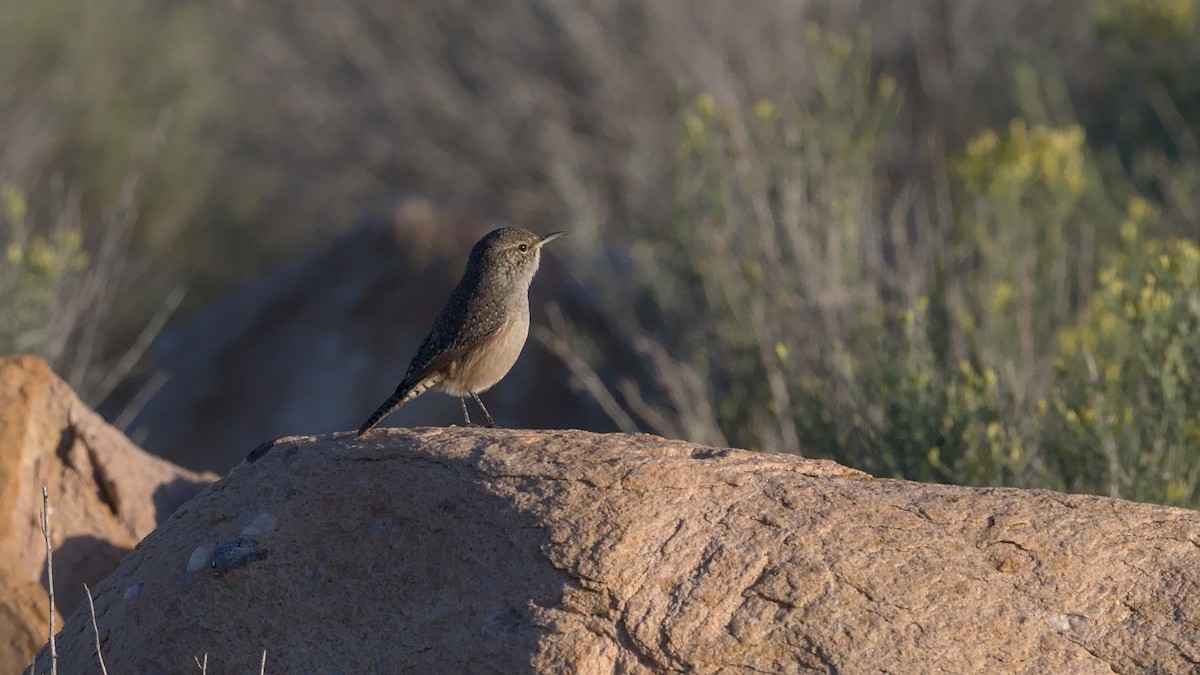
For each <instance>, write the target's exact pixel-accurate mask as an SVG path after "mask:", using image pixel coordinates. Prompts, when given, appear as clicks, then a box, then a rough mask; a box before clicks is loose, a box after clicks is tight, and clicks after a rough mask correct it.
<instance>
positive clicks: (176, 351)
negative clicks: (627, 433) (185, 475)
mask: <svg viewBox="0 0 1200 675" xmlns="http://www.w3.org/2000/svg"><path fill="white" fill-rule="evenodd" d="M496 226H497V225H496V224H495V223H489V222H487V221H486V220H485V219H483V218H480V217H477V216H474V215H472V214H469V213H465V212H463V211H460V210H454V209H448V208H440V207H438V206H435V205H434V204H432V203H430V202H428V201H426V200H423V199H417V198H413V199H409V200H405V201H403V202H401V203H400V204H399V205H398V206H397V207H396V208H395V209H394V210H393V211H391V212H389V213H388V214H386V216H382V217H378V218H369V219H367V222H366V224H364V225H363V226H362V227H361V228H359V229H357V230H356V231H354V232H352V233H350V234H348V235H346V236H344V237H341V238H339V239H337V240H336V241H334V242H332V243H331V244H330V245H329V247H328V248H326V249H325V250H322V251H320V252H318V253H316V254H314V255H313V256H311V257H309V258H306V259H303V260H300V261H297V262H295V263H294V264H292V265H290V266H288V267H285V268H281V269H277V270H273V271H271V272H269V273H267V274H265V275H263V277H262V278H261V279H259V280H258V281H255V282H253V283H250V284H247V285H246V286H244V287H242V288H239V289H236V290H235V291H233V292H231V293H229V294H228V295H226V296H225V297H224V298H223V299H221V300H218V301H217V302H215V303H213V304H212V305H211V306H210V307H208V308H206V309H205V310H203V311H202V312H200V313H198V314H196V315H195V316H193V317H191V318H190V319H189V320H187V321H185V322H183V323H181V324H180V325H178V326H176V327H174V328H173V329H171V330H170V331H168V332H167V333H165V334H164V335H162V336H161V337H160V339H159V340H157V341H156V342H155V345H154V348H153V350H152V353H153V355H154V357H155V361H156V367H157V368H158V373H157V374H156V375H155V376H153V377H154V378H160V379H158V380H154V379H153V378H152V380H151V381H150V382H148V383H145V384H146V385H147V386H149V387H150V388H151V389H154V387H156V386H157V387H158V388H157V389H154V390H155V391H156V394H155V395H154V396H153V397H152V398H150V399H149V401H147V402H146V404H145V406H144V407H143V408H142V409H141V411H140V412H139V414H138V415H137V416H136V417H135V418H134V419H133V420H132V421H131V422H130V424H129V425H128V432H129V435H130V436H131V437H132V438H134V439H135V440H136V441H137V442H138V443H140V444H142V445H143V447H145V448H147V449H148V450H150V451H152V452H154V453H155V454H158V455H159V456H161V457H164V458H166V459H169V460H171V461H173V462H177V463H178V464H180V465H182V466H188V467H193V468H201V469H209V470H215V471H221V472H224V471H226V470H228V469H229V468H231V467H233V466H234V465H236V464H237V463H238V461H240V460H241V456H242V455H244V454H245V448H247V447H252V446H254V445H256V444H258V443H261V442H263V441H265V440H267V439H269V438H274V437H277V436H280V435H282V434H298V433H299V434H317V433H330V432H334V431H339V430H346V429H357V428H358V426H359V425H360V424H361V423H362V422H363V420H365V419H366V418H367V416H368V415H370V414H371V411H373V410H375V408H376V407H378V405H379V404H380V403H381V402H383V401H384V400H385V399H386V398H387V397H388V396H389V395H390V394H391V393H392V392H393V391H394V390H395V389H396V385H398V384H399V383H400V380H401V379H402V378H403V377H404V373H405V371H406V370H407V368H408V363H409V360H410V359H411V358H412V357H413V355H414V354H416V352H417V348H418V347H419V346H420V344H421V340H422V339H423V338H424V337H425V334H426V333H427V332H428V331H429V329H430V328H431V327H432V326H433V320H434V318H435V317H436V316H437V313H438V311H439V310H440V309H441V307H442V304H443V303H444V302H445V301H446V299H447V298H448V297H450V293H451V291H452V290H453V289H454V286H455V284H456V283H458V280H459V278H460V277H461V275H462V273H463V269H464V267H465V266H466V262H467V256H468V253H469V252H470V250H471V246H472V245H474V243H475V242H476V240H478V239H479V237H481V236H482V235H483V234H484V233H486V232H487V231H489V230H491V229H492V228H494V227H496ZM543 234H544V233H543ZM556 255H557V254H556V253H554V252H553V251H550V252H548V253H547V254H546V255H545V256H543V258H542V270H541V272H540V273H539V274H538V277H537V279H535V280H534V283H533V287H532V289H531V299H530V308H531V313H532V315H533V323H534V327H535V328H536V327H537V326H540V325H544V323H545V321H544V319H543V314H544V312H543V308H544V306H545V304H546V302H548V301H550V300H556V301H558V302H560V303H563V304H564V305H566V306H567V307H568V311H569V308H570V307H571V306H572V305H575V304H578V303H577V302H576V301H575V300H574V299H573V297H574V296H572V293H574V292H575V290H577V289H573V287H572V286H571V284H570V282H569V279H568V275H566V274H565V273H564V270H563V269H562V266H561V264H559V262H558V259H557V257H556ZM530 335H531V337H530V339H529V341H528V343H527V344H526V345H525V349H524V351H523V352H522V355H521V358H520V359H519V360H518V361H517V364H516V366H515V367H514V368H513V369H512V371H511V372H510V373H509V374H508V375H507V376H506V377H505V378H504V379H503V380H502V381H501V382H500V383H499V384H497V385H496V386H495V387H493V388H492V389H491V390H489V391H488V392H486V393H485V394H483V399H484V402H485V404H486V405H487V407H488V410H490V411H491V413H492V416H493V417H494V418H495V419H496V423H497V424H498V425H500V426H503V427H532V428H546V427H576V426H577V427H583V428H588V429H594V430H599V431H605V430H609V429H612V428H613V427H612V425H611V423H610V422H609V421H608V420H607V418H605V417H604V416H603V415H602V413H601V411H600V409H599V408H598V407H597V406H596V405H595V404H593V403H592V402H591V401H590V400H588V399H586V398H585V397H583V396H582V395H579V394H576V393H575V392H573V391H572V389H571V387H570V386H569V379H570V376H569V374H568V372H567V370H566V368H564V367H563V366H562V364H561V363H560V362H559V361H558V359H557V358H555V357H554V356H553V355H551V354H549V353H548V352H546V351H545V350H544V349H543V348H541V347H540V346H539V345H538V344H537V341H536V340H534V339H533V337H532V335H533V331H531V333H530ZM118 407H119V406H118ZM114 412H115V411H114ZM384 424H385V425H395V426H409V425H421V426H426V425H429V426H436V425H447V424H462V413H461V412H460V411H459V405H458V401H457V400H455V399H454V398H452V397H449V396H445V395H443V394H440V393H434V392H431V393H427V394H425V395H423V396H421V397H419V398H417V399H416V400H414V401H412V402H411V403H408V404H407V405H405V406H404V407H403V408H401V409H400V410H398V411H396V412H395V413H393V414H392V415H391V416H389V417H388V418H387V419H386V420H385V421H384Z"/></svg>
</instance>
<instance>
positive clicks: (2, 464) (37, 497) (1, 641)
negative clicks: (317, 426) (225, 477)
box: [0, 356, 216, 672]
mask: <svg viewBox="0 0 1200 675" xmlns="http://www.w3.org/2000/svg"><path fill="white" fill-rule="evenodd" d="M215 478H216V476H215V475H212V474H197V473H193V472H191V471H186V470H183V469H180V468H179V467H177V466H174V465H172V464H169V463H168V462H165V461H163V460H160V459H158V458H156V457H153V456H151V455H149V454H147V453H145V452H143V451H142V450H140V449H138V448H137V447H136V446H134V445H133V444H132V443H131V442H130V441H129V440H128V439H127V438H125V437H124V436H123V435H121V432H119V431H117V430H116V429H114V428H112V427H111V426H109V425H108V424H106V423H105V422H104V420H103V419H101V418H100V417H99V416H98V415H96V414H95V413H94V412H92V411H91V410H89V409H88V408H87V407H86V406H85V405H84V404H83V403H81V402H80V401H79V398H78V397H76V396H75V394H74V392H72V391H71V389H70V387H68V386H67V384H66V383H65V382H63V381H62V380H60V379H58V377H56V376H55V375H54V373H53V372H51V370H50V367H49V366H48V365H47V364H46V362H45V361H43V360H41V359H39V358H36V357H32V356H23V357H10V358H3V359H0V670H3V671H4V672H16V671H17V670H19V668H20V667H21V665H22V664H23V665H26V666H27V665H29V657H30V656H31V655H32V654H33V653H34V651H35V650H36V649H37V648H38V647H39V646H41V644H42V643H43V642H45V640H46V629H47V620H48V609H49V601H48V597H47V592H46V582H47V577H46V554H45V544H44V540H43V537H42V530H41V508H42V486H43V485H44V486H46V488H47V490H48V492H49V498H50V529H51V541H52V543H53V545H54V548H55V554H54V586H55V604H56V606H57V607H56V609H57V611H58V613H59V614H60V615H65V614H69V613H70V612H71V611H73V610H74V609H75V608H76V607H77V606H78V605H79V604H80V601H81V600H82V599H83V598H84V597H85V596H84V589H83V584H85V583H87V584H95V583H97V582H98V581H100V580H101V579H103V578H104V577H105V576H107V575H108V573H109V572H111V571H112V570H113V568H115V567H116V566H117V563H119V562H120V560H121V557H122V556H124V554H125V553H126V552H128V551H129V550H130V549H132V548H133V546H134V545H135V544H136V543H137V542H138V541H140V540H141V539H142V537H144V536H146V535H147V534H148V533H149V532H150V531H151V530H153V529H154V528H155V526H157V525H158V523H160V522H162V521H163V520H165V519H166V517H167V516H169V515H170V514H171V513H172V512H173V511H174V510H175V508H176V507H178V506H179V505H180V504H181V503H183V502H184V501H186V500H187V499H189V498H191V497H192V495H194V494H195V493H197V492H199V491H200V489H201V488H202V487H204V486H205V485H207V484H208V483H210V482H212V480H214V479H215ZM83 604H84V605H86V604H87V603H86V602H85V603H83ZM59 625H60V626H61V625H62V624H61V619H60V623H59Z"/></svg>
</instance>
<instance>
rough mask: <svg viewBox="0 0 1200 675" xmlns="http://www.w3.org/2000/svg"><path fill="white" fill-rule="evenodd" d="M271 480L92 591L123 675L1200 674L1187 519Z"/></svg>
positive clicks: (260, 465) (730, 463)
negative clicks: (534, 674) (200, 667)
mask: <svg viewBox="0 0 1200 675" xmlns="http://www.w3.org/2000/svg"><path fill="white" fill-rule="evenodd" d="M252 457H254V458H255V461H253V462H252V463H245V464H242V465H241V466H239V467H238V468H237V469H235V470H234V471H233V472H232V473H231V474H230V475H229V476H227V477H226V478H224V479H223V480H221V481H219V482H218V483H216V484H215V485H213V486H212V487H211V488H209V489H208V490H206V491H205V492H204V493H202V494H201V495H200V496H198V497H197V498H196V499H194V500H193V501H191V502H190V503H189V504H187V505H186V506H184V507H183V508H181V509H180V510H179V512H177V513H176V514H175V515H174V516H172V518H171V519H170V520H169V521H167V523H165V524H164V525H163V526H162V527H160V528H159V529H158V530H156V531H155V532H154V533H152V534H151V535H150V536H149V537H147V538H146V539H145V540H144V541H143V542H142V543H141V544H140V545H139V546H138V548H137V549H136V550H135V551H134V552H133V553H132V554H130V555H129V556H128V557H127V558H126V559H125V560H124V562H122V564H121V566H120V567H119V568H118V569H117V571H116V572H114V573H113V574H112V575H111V576H109V577H108V579H106V580H105V581H104V582H103V583H102V584H100V585H99V586H98V587H97V588H96V611H97V614H98V622H99V632H100V639H101V642H102V644H103V649H104V656H105V659H106V660H107V662H108V667H109V670H110V672H138V673H193V672H196V670H197V669H196V661H194V659H195V658H203V656H204V655H205V654H207V658H208V664H209V672H221V673H225V672H257V669H258V667H259V663H260V659H261V658H262V653H263V651H264V650H265V651H266V661H267V672H320V673H365V672H378V673H392V672H467V671H471V672H525V671H529V670H534V671H539V672H556V673H557V672H611V671H619V672H645V671H667V670H679V671H696V672H796V671H815V672H829V673H833V672H842V673H859V672H932V671H935V670H938V671H940V670H945V671H948V672H962V673H966V672H1014V671H1017V672H1055V673H1109V672H1113V671H1115V672H1122V673H1128V672H1160V673H1182V672H1194V671H1195V669H1196V668H1197V664H1200V646H1198V645H1200V514H1196V513H1194V512H1191V511H1186V510H1182V509H1175V508H1168V507H1162V506H1151V505H1145V504H1135V503H1130V502H1123V501H1118V500H1112V499H1106V498H1100V497H1090V496H1071V495H1064V494H1058V493H1052V492H1042V491H1024V490H1015V489H973V488H961V487H950V486H944V485H923V484H917V483H908V482H902V481H895V480H877V479H874V478H871V477H870V476H867V475H865V474H863V473H860V472H857V471H854V470H851V469H847V468H844V467H842V466H839V465H837V464H834V463H831V462H827V461H811V460H804V459H800V458H798V457H794V456H789V455H763V454H756V453H752V452H746V451H741V450H728V449H715V448H708V447H700V446H696V445H691V444H688V443H682V442H674V441H667V440H664V439H661V438H657V437H652V436H630V435H615V434H614V435H596V434H590V433H584V432H577V431H560V432H535V431H508V430H476V429H413V430H386V431H382V432H381V433H378V434H372V435H369V436H368V438H367V439H365V440H356V439H354V438H352V437H349V436H347V435H339V436H337V437H333V438H330V437H322V438H290V439H281V440H280V441H278V442H276V443H275V444H274V445H273V446H264V447H261V448H259V449H258V450H256V451H255V452H254V453H252ZM210 551H213V552H211V553H210ZM212 563H215V565H216V567H215V568H214V567H213V565H212ZM189 567H190V568H191V569H192V570H194V571H189ZM92 641H93V636H92V627H91V623H90V619H89V617H88V616H86V613H77V614H76V615H75V616H74V617H73V618H72V619H71V621H70V622H69V623H68V624H67V625H66V626H65V627H64V629H63V631H62V634H61V636H60V640H59V652H60V655H61V663H60V666H63V667H65V669H66V670H65V672H93V671H95V670H96V666H95V663H96V661H95V659H96V656H95V653H94V647H93V644H92ZM42 658H43V659H45V652H44V651H43V653H42ZM44 662H45V661H43V663H44Z"/></svg>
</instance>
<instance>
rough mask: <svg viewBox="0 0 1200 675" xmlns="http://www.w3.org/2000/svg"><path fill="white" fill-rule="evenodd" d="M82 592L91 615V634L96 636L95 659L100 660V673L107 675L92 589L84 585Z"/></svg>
mask: <svg viewBox="0 0 1200 675" xmlns="http://www.w3.org/2000/svg"><path fill="white" fill-rule="evenodd" d="M83 590H84V591H86V592H87V596H88V609H89V610H91V613H92V634H93V635H95V636H96V658H97V659H100V672H101V673H104V675H108V668H107V667H105V665H104V654H101V653H100V629H99V628H97V627H96V603H95V602H93V601H92V589H90V588H88V585H87V584H84V585H83Z"/></svg>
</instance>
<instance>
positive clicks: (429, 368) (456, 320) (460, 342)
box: [404, 289, 504, 386]
mask: <svg viewBox="0 0 1200 675" xmlns="http://www.w3.org/2000/svg"><path fill="white" fill-rule="evenodd" d="M461 290H462V289H455V292H454V293H453V294H451V296H450V299H449V300H447V301H446V305H445V306H444V307H443V308H442V311H441V313H439V314H438V317H437V320H435V321H434V323H433V328H432V329H431V330H430V331H429V334H428V335H426V336H425V339H424V340H422V341H421V347H420V348H419V349H417V354H416V356H414V357H413V359H412V361H411V362H410V363H409V364H408V372H407V373H406V374H405V375H404V383H405V385H407V386H414V385H416V384H417V383H418V382H420V381H421V380H423V379H425V378H426V377H429V376H430V375H432V374H433V373H436V372H438V371H439V370H441V369H442V368H445V367H446V366H447V365H449V364H450V363H451V362H453V361H454V360H455V359H457V358H459V357H460V356H462V355H463V354H464V353H466V352H467V351H469V350H470V349H471V348H472V347H474V346H475V345H478V344H480V343H482V342H484V341H486V340H488V339H490V338H491V337H492V336H494V335H495V334H496V332H497V331H499V330H500V328H501V326H503V325H504V313H503V312H497V311H488V310H489V309H490V308H486V307H478V306H475V304H474V303H471V302H470V301H469V300H468V297H469V293H463V292H460V291H461Z"/></svg>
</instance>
